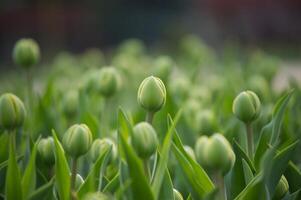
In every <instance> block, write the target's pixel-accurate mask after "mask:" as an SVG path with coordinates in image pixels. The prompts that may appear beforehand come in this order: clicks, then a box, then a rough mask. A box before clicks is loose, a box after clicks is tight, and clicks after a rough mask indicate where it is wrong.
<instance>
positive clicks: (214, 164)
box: [204, 133, 235, 174]
mask: <svg viewBox="0 0 301 200" xmlns="http://www.w3.org/2000/svg"><path fill="white" fill-rule="evenodd" d="M204 155H205V160H206V165H207V166H208V167H209V168H210V169H213V170H220V171H221V172H223V173H224V174H226V173H227V172H229V170H230V169H231V168H232V167H233V165H234V162H235V154H234V152H233V150H232V148H231V145H230V143H229V142H228V140H227V139H226V138H225V137H224V136H223V135H222V134H219V133H215V134H213V135H212V136H211V137H210V138H209V139H208V143H207V145H206V146H205V152H204Z"/></svg>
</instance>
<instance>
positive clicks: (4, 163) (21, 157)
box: [0, 155, 24, 171]
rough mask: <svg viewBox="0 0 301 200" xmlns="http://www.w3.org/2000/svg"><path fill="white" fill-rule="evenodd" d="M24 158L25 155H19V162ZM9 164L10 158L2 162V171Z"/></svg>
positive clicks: (0, 165)
mask: <svg viewBox="0 0 301 200" xmlns="http://www.w3.org/2000/svg"><path fill="white" fill-rule="evenodd" d="M23 158H24V156H23V155H20V156H17V162H19V161H20V160H22V159H23ZM7 165H8V160H6V161H3V162H2V163H0V171H1V170H2V169H4V168H6V167H7Z"/></svg>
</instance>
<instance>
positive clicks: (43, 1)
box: [0, 0, 301, 67]
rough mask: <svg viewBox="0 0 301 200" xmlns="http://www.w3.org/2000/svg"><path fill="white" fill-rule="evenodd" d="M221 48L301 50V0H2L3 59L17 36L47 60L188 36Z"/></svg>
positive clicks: (164, 42)
mask: <svg viewBox="0 0 301 200" xmlns="http://www.w3.org/2000/svg"><path fill="white" fill-rule="evenodd" d="M191 33H193V34H196V35H199V36H200V37H201V38H202V39H203V40H204V41H205V42H206V43H208V44H209V45H211V46H212V47H214V48H215V49H217V50H219V49H221V48H223V47H224V46H225V45H226V44H229V43H231V44H237V45H242V46H246V47H260V48H266V49H268V50H270V51H272V52H274V53H279V54H281V55H286V56H293V55H300V52H301V51H300V43H301V37H300V35H301V1H300V0H286V1H273V0H244V1H239V0H148V1H142V0H112V1H108V0H107V1H101V0H85V1H79V0H73V1H66V0H65V1H64V0H51V1H50V0H48V1H47V0H1V1H0V44H1V45H0V60H1V63H2V64H3V63H4V65H1V66H2V67H3V66H5V64H9V63H11V62H12V61H11V51H12V47H13V45H14V43H15V42H16V40H17V39H19V38H22V37H32V38H35V39H36V40H37V41H38V42H39V44H40V45H41V49H42V52H43V59H45V58H47V57H50V56H52V55H54V54H55V53H56V52H57V51H58V50H62V49H63V50H68V51H71V52H74V53H77V52H82V51H84V50H85V49H87V48H89V47H98V48H101V49H110V48H112V47H114V46H116V45H117V44H119V43H120V42H121V41H123V40H125V39H127V38H139V39H141V40H142V41H144V42H145V44H146V45H148V47H160V48H172V47H173V46H174V45H175V44H177V41H178V40H179V38H181V37H182V36H183V35H185V34H191Z"/></svg>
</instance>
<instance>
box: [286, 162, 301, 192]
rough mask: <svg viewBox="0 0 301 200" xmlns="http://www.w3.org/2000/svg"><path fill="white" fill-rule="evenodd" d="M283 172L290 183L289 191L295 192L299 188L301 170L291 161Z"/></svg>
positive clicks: (300, 185)
mask: <svg viewBox="0 0 301 200" xmlns="http://www.w3.org/2000/svg"><path fill="white" fill-rule="evenodd" d="M284 174H285V177H286V179H287V180H288V182H289V184H290V191H291V192H295V191H297V190H299V189H300V188H301V171H300V169H299V168H298V166H296V165H295V164H294V163H293V162H292V161H290V162H289V164H288V167H287V169H286V170H285V173H284Z"/></svg>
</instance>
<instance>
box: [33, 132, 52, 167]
mask: <svg viewBox="0 0 301 200" xmlns="http://www.w3.org/2000/svg"><path fill="white" fill-rule="evenodd" d="M37 150H38V153H39V155H40V157H41V158H42V160H43V162H44V163H46V164H48V165H53V164H54V162H55V156H54V141H53V138H52V137H47V138H43V139H41V140H40V141H39V144H38V147H37Z"/></svg>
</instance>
